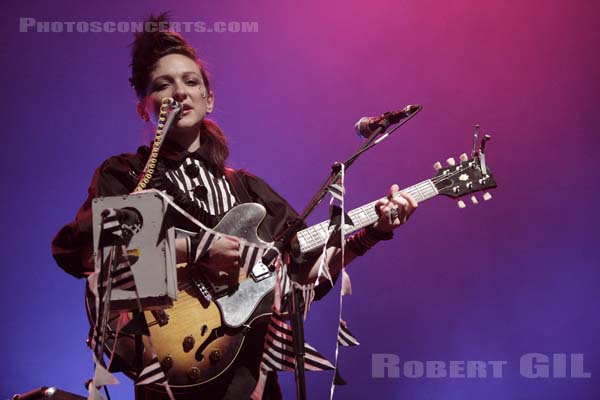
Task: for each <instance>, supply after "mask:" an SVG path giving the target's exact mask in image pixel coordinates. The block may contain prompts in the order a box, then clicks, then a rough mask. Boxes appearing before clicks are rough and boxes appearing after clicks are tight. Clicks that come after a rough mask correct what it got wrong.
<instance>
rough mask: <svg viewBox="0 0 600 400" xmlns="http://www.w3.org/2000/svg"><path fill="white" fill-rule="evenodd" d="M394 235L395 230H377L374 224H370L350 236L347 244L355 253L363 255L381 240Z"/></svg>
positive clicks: (388, 238)
mask: <svg viewBox="0 0 600 400" xmlns="http://www.w3.org/2000/svg"><path fill="white" fill-rule="evenodd" d="M393 237H394V232H382V231H379V230H377V229H376V228H375V227H374V226H373V225H369V226H367V227H366V228H363V229H361V230H360V231H358V232H357V233H356V234H354V235H353V236H351V237H350V238H348V239H347V241H346V245H347V246H348V247H349V248H350V249H351V250H352V251H353V252H354V253H356V254H357V255H359V256H362V255H363V254H365V253H366V252H367V251H368V250H370V249H371V248H373V246H375V245H376V244H377V243H379V242H380V241H382V240H390V239H392V238H393Z"/></svg>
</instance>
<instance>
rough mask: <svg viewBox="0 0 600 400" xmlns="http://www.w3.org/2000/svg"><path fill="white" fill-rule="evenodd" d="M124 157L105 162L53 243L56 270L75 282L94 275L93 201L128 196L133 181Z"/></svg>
mask: <svg viewBox="0 0 600 400" xmlns="http://www.w3.org/2000/svg"><path fill="white" fill-rule="evenodd" d="M129 170H130V167H129V165H128V163H127V162H125V158H124V157H123V156H118V157H112V158H110V159H108V160H106V161H105V162H104V163H102V165H100V167H98V168H97V169H96V171H95V172H94V176H93V177H92V182H91V183H90V186H89V189H88V196H87V199H86V200H85V202H84V203H83V205H82V206H81V208H80V209H79V211H78V212H77V215H76V216H75V220H74V221H72V222H69V223H68V224H66V225H65V226H63V227H62V228H61V229H60V230H59V231H58V233H57V234H56V236H55V237H54V239H53V240H52V256H53V257H54V259H55V260H56V263H57V264H58V266H59V267H61V268H62V269H63V270H65V271H66V272H67V273H69V274H71V275H73V276H74V277H76V278H83V277H85V276H86V275H87V273H89V272H93V270H94V264H93V260H92V254H93V249H92V246H93V237H92V200H93V199H94V198H96V197H100V196H116V195H121V194H128V193H130V192H131V190H132V187H131V182H132V181H133V178H132V177H131V176H130V175H129Z"/></svg>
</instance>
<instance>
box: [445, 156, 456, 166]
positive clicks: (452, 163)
mask: <svg viewBox="0 0 600 400" xmlns="http://www.w3.org/2000/svg"><path fill="white" fill-rule="evenodd" d="M446 162H447V163H448V165H450V166H451V167H454V166H455V165H456V161H454V157H450V158H449V159H447V160H446Z"/></svg>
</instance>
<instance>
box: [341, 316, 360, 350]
mask: <svg viewBox="0 0 600 400" xmlns="http://www.w3.org/2000/svg"><path fill="white" fill-rule="evenodd" d="M338 343H339V344H340V345H341V346H348V347H349V346H358V345H360V343H359V342H358V340H356V338H355V337H354V335H353V334H352V332H350V329H348V325H347V324H346V321H344V320H343V319H341V320H340V329H339V330H338Z"/></svg>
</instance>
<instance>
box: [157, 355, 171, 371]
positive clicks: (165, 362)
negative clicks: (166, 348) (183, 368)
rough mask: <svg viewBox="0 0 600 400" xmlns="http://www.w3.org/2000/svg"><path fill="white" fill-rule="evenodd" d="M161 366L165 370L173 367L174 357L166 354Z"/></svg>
mask: <svg viewBox="0 0 600 400" xmlns="http://www.w3.org/2000/svg"><path fill="white" fill-rule="evenodd" d="M160 366H161V367H162V369H163V370H164V371H168V370H170V369H171V368H172V367H173V359H172V358H171V357H170V356H166V357H165V358H163V359H162V360H161V361H160Z"/></svg>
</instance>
